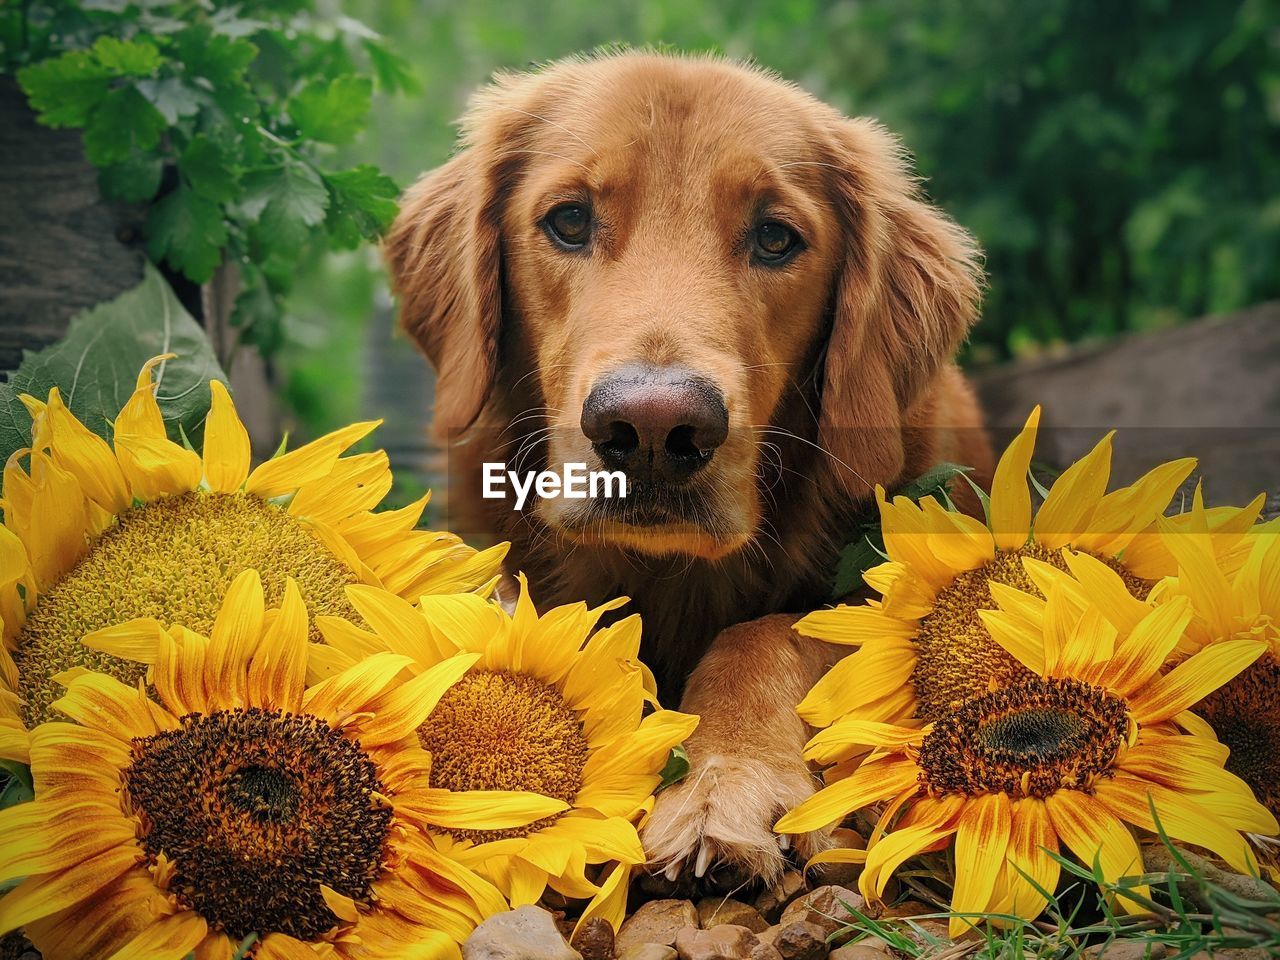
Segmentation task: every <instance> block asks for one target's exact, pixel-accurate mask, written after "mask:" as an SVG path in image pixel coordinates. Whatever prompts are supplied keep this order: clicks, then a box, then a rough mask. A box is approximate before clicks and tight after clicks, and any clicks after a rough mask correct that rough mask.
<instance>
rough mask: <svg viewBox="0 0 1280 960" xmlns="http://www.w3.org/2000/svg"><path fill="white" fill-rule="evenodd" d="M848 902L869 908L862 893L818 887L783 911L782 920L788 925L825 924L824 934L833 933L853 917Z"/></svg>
mask: <svg viewBox="0 0 1280 960" xmlns="http://www.w3.org/2000/svg"><path fill="white" fill-rule="evenodd" d="M845 904H848V905H849V906H850V907H853V909H855V910H858V911H861V910H863V909H864V908H865V907H866V901H865V900H863V899H862V896H861V895H860V894H857V893H854V892H853V891H852V890H850V889H848V888H847V887H837V886H825V887H818V889H816V890H814V891H812V892H811V893H806V894H805V895H804V896H803V897H800V898H799V899H798V900H795V901H794V902H792V903H791V905H790V906H788V907H787V909H785V910H783V911H782V916H781V917H780V918H779V920H778V923H779V924H781V925H782V926H784V927H785V926H787V925H788V924H790V923H794V922H795V921H797V920H807V921H808V922H809V923H814V924H817V925H818V926H819V927H821V928H822V931H823V935H824V936H830V935H831V934H833V933H835V932H836V931H837V930H839V929H840V928H842V927H845V926H848V924H849V922H851V921H852V920H853V915H852V914H851V913H849V910H848V908H847V907H846V906H845Z"/></svg>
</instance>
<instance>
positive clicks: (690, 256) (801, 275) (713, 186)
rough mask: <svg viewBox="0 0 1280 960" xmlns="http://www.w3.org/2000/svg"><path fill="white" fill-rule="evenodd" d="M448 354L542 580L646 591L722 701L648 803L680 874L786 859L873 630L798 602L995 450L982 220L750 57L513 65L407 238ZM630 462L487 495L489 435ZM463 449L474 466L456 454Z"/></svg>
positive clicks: (456, 500) (664, 648)
mask: <svg viewBox="0 0 1280 960" xmlns="http://www.w3.org/2000/svg"><path fill="white" fill-rule="evenodd" d="M385 253H386V257H387V260H388V264H389V267H390V271H391V274H392V278H393V283H394V287H395V292H396V294H397V296H398V298H399V301H400V305H401V323H402V326H403V328H404V329H405V330H406V331H407V332H408V334H409V335H410V336H411V337H412V338H413V339H414V340H415V341H416V342H417V343H418V344H419V345H420V346H421V348H422V349H423V350H424V352H425V353H426V355H427V357H428V358H429V360H430V361H431V363H432V365H433V366H434V367H435V369H436V371H437V372H438V381H437V384H436V397H435V410H434V425H433V428H434V431H435V433H436V435H437V436H438V437H440V438H442V439H443V440H445V441H448V442H449V443H450V445H451V451H452V452H451V458H452V459H451V469H452V471H453V472H454V477H455V480H454V487H453V489H452V490H451V500H450V503H451V509H453V510H454V515H455V517H461V518H462V520H463V524H464V526H465V527H466V529H467V532H477V531H481V532H484V533H486V534H488V535H490V536H492V537H495V538H501V539H507V540H510V541H511V543H512V548H511V553H510V555H509V563H510V568H511V569H512V570H523V571H524V572H525V573H526V574H527V575H528V578H529V582H530V585H531V589H532V591H533V596H534V597H535V598H536V599H537V600H538V601H539V602H540V603H543V604H559V603H565V602H571V601H579V600H586V601H588V602H590V603H593V604H595V603H602V602H604V601H606V600H609V599H612V598H614V597H618V596H626V597H630V598H631V605H630V607H629V608H628V609H630V610H635V611H639V612H640V613H641V614H642V616H643V622H644V633H645V639H644V643H643V651H642V655H643V657H644V659H645V662H646V663H647V664H648V665H649V666H650V667H651V668H652V669H653V670H654V672H655V674H656V676H657V679H658V683H659V688H660V690H661V692H662V696H663V698H664V702H667V703H674V702H677V698H678V702H679V704H680V709H681V710H685V711H688V712H691V713H696V714H699V715H700V716H701V718H702V719H701V723H700V725H699V727H698V730H697V731H696V733H695V734H694V736H693V738H692V739H691V741H690V742H689V744H688V745H687V746H688V751H689V757H690V762H691V771H690V774H689V775H688V776H687V777H686V778H685V779H684V780H683V781H682V782H681V783H679V784H677V785H676V786H674V787H672V788H669V789H667V790H665V791H663V792H662V793H661V794H660V795H659V797H658V802H657V804H656V807H655V809H654V810H653V813H652V815H651V817H650V819H649V821H648V823H647V825H646V827H645V833H644V839H645V846H646V850H647V852H648V854H649V856H650V858H651V863H653V864H654V865H656V866H657V867H659V868H665V869H666V872H667V874H668V875H669V876H671V877H675V876H676V874H677V873H679V872H681V871H685V872H693V873H696V874H697V875H699V876H701V875H702V874H704V873H705V872H706V871H707V870H708V869H709V868H710V867H711V866H712V865H713V864H724V865H730V866H732V867H733V868H735V869H736V870H737V871H738V872H739V873H741V872H742V871H745V872H747V873H749V874H751V875H753V876H755V877H760V878H765V879H770V878H773V877H776V876H777V875H778V873H779V872H780V871H781V870H782V869H783V866H784V862H785V855H786V848H787V847H788V846H791V845H792V844H794V848H795V851H796V853H797V855H798V856H801V857H808V856H811V855H813V854H814V853H817V852H818V851H820V850H822V849H825V848H826V847H827V846H829V844H830V840H829V837H828V835H827V834H825V833H821V832H819V833H815V834H810V835H805V836H798V837H794V838H782V839H780V838H779V837H777V836H776V835H775V834H774V833H773V831H772V825H773V823H774V822H775V821H776V819H777V818H778V817H779V816H780V815H781V814H782V813H783V812H785V811H786V810H787V809H789V808H791V807H793V806H794V805H796V804H797V803H799V802H800V801H802V800H804V799H805V798H806V797H808V796H809V795H810V794H811V793H812V792H813V791H814V789H815V787H816V786H817V784H816V781H815V778H814V776H813V775H812V774H811V772H810V771H809V769H808V768H807V767H806V765H805V763H804V762H803V760H802V758H801V751H802V747H803V745H804V743H805V740H806V739H807V736H808V735H809V731H807V730H806V728H805V726H804V724H803V723H802V722H801V721H800V719H799V718H798V717H797V716H796V714H795V711H794V706H795V705H796V704H797V703H798V702H799V701H800V699H801V698H802V697H803V696H804V694H805V693H806V692H807V691H808V689H809V688H810V687H811V686H812V684H813V683H814V682H815V681H816V680H817V679H819V677H820V676H821V675H822V673H823V672H824V671H825V670H826V669H827V668H828V667H829V666H830V665H831V664H833V663H834V662H835V661H836V660H837V659H839V657H840V656H842V655H843V654H846V653H848V650H847V649H835V648H831V647H829V646H827V645H825V644H822V643H819V642H817V641H813V640H809V639H807V638H803V637H800V636H799V635H798V634H796V633H795V632H794V631H793V630H792V624H793V623H794V622H795V621H796V620H797V619H798V617H799V616H800V615H803V614H804V613H805V612H807V611H810V610H813V609H816V608H818V607H820V606H821V605H822V604H823V603H824V602H828V601H829V599H830V598H829V592H830V582H831V573H832V570H833V568H834V565H835V562H836V559H837V557H838V554H839V551H840V549H841V548H842V547H843V546H844V545H845V544H847V543H848V542H850V541H851V540H853V539H856V537H857V535H856V533H855V531H856V530H857V529H858V527H859V525H860V524H861V523H864V522H866V521H867V520H868V519H869V518H870V519H873V518H874V517H875V515H876V514H875V510H876V508H875V500H874V491H875V487H876V486H877V485H883V486H884V487H886V488H888V489H890V490H892V489H893V488H894V487H895V485H899V484H901V483H903V482H905V481H907V480H909V479H911V478H913V477H916V476H918V475H920V474H922V473H923V472H924V471H925V470H926V469H928V468H929V467H930V466H931V465H933V464H935V463H937V462H939V461H954V462H958V463H964V464H967V465H969V466H971V467H974V468H975V475H976V476H978V477H983V476H985V475H989V473H990V470H991V468H992V454H991V451H990V449H989V447H988V445H987V441H986V439H985V436H984V434H983V431H982V428H981V424H982V421H981V414H980V411H979V409H978V405H977V402H976V400H975V398H974V395H973V393H972V392H971V390H970V388H969V386H968V385H967V384H966V382H965V380H964V379H963V377H962V375H961V374H960V373H959V371H958V370H957V368H956V367H955V365H954V362H953V357H954V354H955V351H956V350H957V348H958V346H959V345H960V343H961V342H962V341H963V339H964V338H965V336H966V334H967V332H968V330H969V329H970V326H971V325H972V323H973V322H974V321H975V319H976V317H977V314H978V307H979V301H980V296H981V290H982V285H983V274H982V269H981V266H980V258H979V253H978V250H977V247H976V245H975V243H974V241H973V240H972V239H971V237H970V236H969V235H968V234H967V233H965V231H964V230H962V229H961V228H960V227H959V226H957V225H956V224H955V223H954V222H952V221H951V220H950V219H948V217H947V216H946V215H944V214H943V213H942V212H941V211H940V210H938V209H937V208H936V207H934V206H932V205H930V203H929V202H928V201H927V200H926V199H925V198H924V197H923V196H922V194H921V192H920V189H919V186H918V183H917V181H916V179H915V178H914V176H913V174H912V172H911V170H910V165H909V162H908V160H907V158H906V156H905V154H904V152H903V149H902V147H901V146H900V144H899V142H898V141H897V140H896V139H895V138H894V137H893V136H892V135H891V134H889V133H888V132H887V131H886V130H885V129H884V128H883V127H882V126H881V125H880V124H879V123H877V122H876V121H874V120H869V119H849V118H846V117H844V116H842V115H841V114H840V113H839V112H838V111H836V110H834V109H833V108H831V107H829V106H827V105H825V104H823V103H821V102H820V101H818V100H817V99H815V98H813V97H812V96H809V95H808V94H806V93H804V92H803V91H801V90H800V89H799V88H797V87H795V86H793V85H791V84H789V83H786V82H784V81H782V80H781V79H779V78H778V77H776V76H774V75H773V74H771V73H768V72H766V71H765V70H763V69H760V68H758V67H755V66H751V65H744V64H739V63H734V62H729V61H727V60H724V59H721V58H717V57H710V56H706V57H701V56H679V55H668V54H659V53H649V52H625V53H617V54H609V55H600V56H595V57H587V58H574V59H569V60H564V61H560V62H557V63H554V64H551V65H549V66H546V67H544V68H541V69H537V70H534V71H532V72H528V73H519V74H509V75H501V76H499V77H498V78H496V80H495V81H494V82H493V83H492V85H491V86H489V87H487V88H485V89H482V90H481V91H479V92H478V93H477V94H476V95H475V97H474V98H473V101H472V103H471V106H470V108H469V111H468V112H467V113H466V115H465V118H464V120H463V122H462V135H461V144H460V151H459V152H457V153H456V155H455V156H454V157H453V158H452V159H451V160H449V161H448V162H447V163H445V164H444V165H443V166H442V167H440V168H438V169H436V170H434V171H432V172H429V173H427V174H426V175H424V177H423V178H422V179H421V180H420V181H419V182H418V183H417V184H416V185H415V186H413V187H412V188H410V189H409V191H408V192H407V193H406V195H405V197H404V201H403V206H402V210H401V213H400V215H399V217H398V219H397V220H396V222H395V223H394V224H393V226H392V228H391V229H390V231H389V232H388V234H387V237H386V239H385ZM486 462H503V463H507V464H511V463H513V462H520V463H523V464H526V465H532V466H546V465H548V464H564V463H570V462H577V463H584V464H589V465H592V466H593V467H597V468H600V469H603V470H611V471H620V472H622V473H625V475H626V478H627V483H628V492H627V496H626V497H625V498H623V499H603V498H596V499H585V500H573V499H568V498H550V497H544V498H533V499H534V500H536V502H531V503H530V504H528V505H526V506H525V508H524V509H523V510H520V511H513V510H512V508H511V505H510V504H509V503H507V502H504V501H495V500H492V499H485V498H483V497H482V496H481V495H480V491H481V479H480V471H481V469H482V464H484V463H486ZM459 478H461V479H459Z"/></svg>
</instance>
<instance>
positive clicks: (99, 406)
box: [0, 264, 226, 459]
mask: <svg viewBox="0 0 1280 960" xmlns="http://www.w3.org/2000/svg"><path fill="white" fill-rule="evenodd" d="M161 353H176V354H177V357H176V358H175V359H173V360H169V361H166V362H165V363H164V364H163V365H161V366H160V367H158V368H157V370H156V382H157V383H158V384H159V388H158V392H157V398H158V400H159V402H160V410H161V413H162V414H163V416H164V419H165V424H166V427H167V428H168V432H169V436H170V437H171V438H172V439H173V440H175V441H177V440H178V439H179V438H180V437H181V435H182V433H183V432H185V433H186V434H187V436H189V437H192V438H193V439H198V438H199V437H201V436H202V434H203V425H204V419H205V416H206V414H207V413H208V409H209V381H210V380H213V379H217V380H225V379H226V374H224V373H223V372H222V370H221V368H220V367H219V366H218V361H217V358H216V357H215V356H214V353H213V347H212V346H211V345H210V343H209V339H208V337H206V336H205V333H204V330H203V329H201V327H200V325H199V324H198V323H196V321H195V320H193V319H192V318H191V315H190V314H188V313H187V312H186V310H184V309H183V307H182V304H181V303H180V302H179V301H178V298H177V297H176V296H175V295H174V293H173V291H172V290H171V289H170V288H169V284H168V283H166V282H165V280H164V277H162V276H161V275H160V272H159V271H158V270H156V269H155V267H153V266H151V265H150V264H148V265H147V267H146V273H145V275H144V277H143V280H142V283H141V284H139V285H138V286H136V287H134V288H133V289H132V290H128V291H126V292H125V293H123V294H121V295H120V296H119V297H117V298H116V299H115V300H111V301H109V302H107V303H103V304H99V305H98V306H96V307H93V308H92V309H90V310H86V311H84V312H82V313H79V314H77V315H76V316H75V317H73V318H72V320H71V324H70V325H69V326H68V327H67V333H66V336H65V337H63V338H62V339H61V340H59V341H58V342H57V343H55V344H52V345H51V346H48V347H45V348H44V349H43V350H40V351H35V352H28V353H27V354H26V355H25V356H24V357H23V360H22V364H21V365H20V366H19V367H18V369H17V370H15V371H14V372H13V373H12V374H10V376H9V382H8V383H3V384H0V459H8V457H9V456H10V455H11V454H12V453H13V451H14V450H16V449H18V448H20V447H25V446H28V445H29V444H30V443H31V419H30V417H28V416H27V411H26V408H25V407H23V405H22V402H21V401H20V400H18V395H19V394H22V393H30V394H32V395H33V396H37V397H40V398H42V399H43V398H44V397H47V396H48V394H49V389H50V387H55V386H56V387H58V388H59V389H60V390H61V391H62V397H63V399H64V400H65V401H66V403H67V405H68V406H69V407H70V408H71V411H72V413H74V414H75V415H76V416H77V417H79V418H80V420H81V421H83V423H84V424H85V426H87V427H88V428H89V429H90V430H92V431H93V432H94V433H96V434H98V435H99V436H103V437H109V436H110V433H111V421H112V420H113V419H114V418H115V416H116V414H118V413H119V412H120V408H121V407H123V406H124V404H125V401H126V400H128V399H129V396H130V394H132V393H133V386H134V381H135V380H136V379H137V376H138V371H139V370H140V369H141V368H142V365H143V363H145V362H146V361H147V360H148V359H149V358H151V357H154V356H156V355H158V354H161Z"/></svg>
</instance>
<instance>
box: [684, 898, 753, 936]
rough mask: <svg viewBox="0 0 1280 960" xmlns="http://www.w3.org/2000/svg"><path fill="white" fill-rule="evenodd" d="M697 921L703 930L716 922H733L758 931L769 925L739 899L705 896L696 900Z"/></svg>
mask: <svg viewBox="0 0 1280 960" xmlns="http://www.w3.org/2000/svg"><path fill="white" fill-rule="evenodd" d="M698 921H699V923H700V924H701V926H702V928H703V929H704V930H706V929H709V928H711V927H714V926H715V925H716V924H718V923H733V924H737V925H738V926H739V927H746V928H747V929H748V930H750V931H751V932H752V933H759V932H760V931H761V930H764V929H765V928H767V927H768V926H769V924H768V923H767V922H766V921H765V919H764V917H762V916H760V914H759V912H758V911H757V910H756V909H755V908H754V907H750V906H748V905H747V904H745V903H742V902H741V901H739V900H727V899H725V898H723V897H705V898H703V899H702V900H699V901H698Z"/></svg>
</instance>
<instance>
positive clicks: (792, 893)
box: [756, 870, 808, 923]
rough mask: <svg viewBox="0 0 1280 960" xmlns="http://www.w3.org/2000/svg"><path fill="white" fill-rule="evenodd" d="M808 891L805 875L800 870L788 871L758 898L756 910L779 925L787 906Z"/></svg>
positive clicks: (770, 921) (769, 920)
mask: <svg viewBox="0 0 1280 960" xmlns="http://www.w3.org/2000/svg"><path fill="white" fill-rule="evenodd" d="M807 889H808V886H807V885H806V884H805V882H804V874H803V873H801V872H800V871H799V870H788V871H787V872H786V873H784V874H783V875H782V879H781V880H779V881H778V882H777V883H775V884H773V885H772V886H770V887H767V888H765V890H764V891H763V892H762V893H761V894H760V895H759V896H758V897H756V910H757V911H759V913H760V916H762V917H764V918H765V920H767V921H768V922H769V923H777V922H778V918H779V917H781V916H782V911H783V910H785V909H786V907H787V905H788V904H790V903H791V901H793V900H795V898H796V897H798V896H800V895H801V894H803V893H804V892H805V891H806V890H807Z"/></svg>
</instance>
